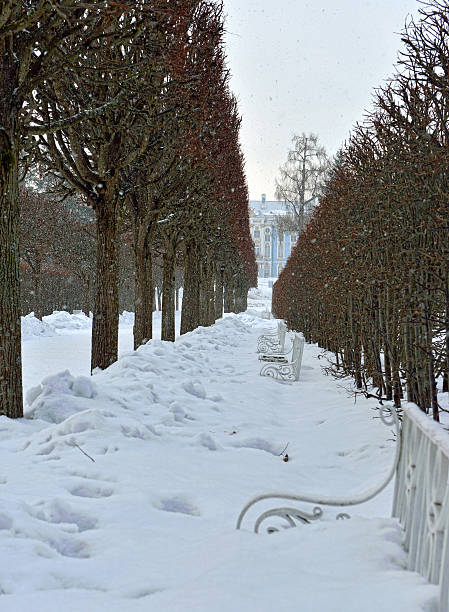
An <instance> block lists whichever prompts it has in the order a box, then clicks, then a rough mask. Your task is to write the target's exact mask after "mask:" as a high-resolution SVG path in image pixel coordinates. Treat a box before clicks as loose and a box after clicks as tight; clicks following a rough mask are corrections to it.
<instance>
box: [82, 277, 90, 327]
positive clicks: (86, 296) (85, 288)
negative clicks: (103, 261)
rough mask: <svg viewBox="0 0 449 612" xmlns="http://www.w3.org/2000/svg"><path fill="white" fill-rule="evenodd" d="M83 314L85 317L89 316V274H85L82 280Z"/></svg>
mask: <svg viewBox="0 0 449 612" xmlns="http://www.w3.org/2000/svg"><path fill="white" fill-rule="evenodd" d="M82 283H83V297H82V300H83V312H84V314H85V315H86V317H89V316H90V274H86V276H84V278H83V280H82Z"/></svg>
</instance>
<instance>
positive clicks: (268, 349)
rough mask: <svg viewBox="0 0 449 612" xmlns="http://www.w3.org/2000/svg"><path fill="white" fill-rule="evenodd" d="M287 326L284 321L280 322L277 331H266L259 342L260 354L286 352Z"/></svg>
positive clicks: (258, 349) (258, 350)
mask: <svg viewBox="0 0 449 612" xmlns="http://www.w3.org/2000/svg"><path fill="white" fill-rule="evenodd" d="M287 331H288V330H287V326H286V324H285V323H284V321H279V323H278V326H277V330H276V331H270V330H267V331H265V332H264V333H263V334H262V335H260V336H259V338H258V341H257V352H258V353H270V354H281V353H283V352H284V351H285V339H286V336H287Z"/></svg>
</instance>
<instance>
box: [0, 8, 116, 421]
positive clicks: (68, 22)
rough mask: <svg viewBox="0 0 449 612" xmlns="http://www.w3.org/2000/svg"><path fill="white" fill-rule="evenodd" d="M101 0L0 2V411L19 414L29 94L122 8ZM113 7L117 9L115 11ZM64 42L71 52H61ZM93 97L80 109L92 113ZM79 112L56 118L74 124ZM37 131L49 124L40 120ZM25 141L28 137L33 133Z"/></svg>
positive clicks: (84, 50)
mask: <svg viewBox="0 0 449 612" xmlns="http://www.w3.org/2000/svg"><path fill="white" fill-rule="evenodd" d="M109 4H110V3H108V2H107V1H106V0H86V1H85V2H82V3H79V2H75V1H74V0H59V1H58V2H49V1H47V0H26V1H25V0H6V1H4V2H2V5H1V9H0V91H1V95H0V213H1V214H0V243H1V245H2V248H1V249H0V279H1V281H0V335H1V337H2V350H1V351H0V413H2V414H6V415H7V416H9V417H13V418H14V417H21V416H22V414H23V407H22V374H21V348H20V291H19V205H18V160H19V156H20V155H21V154H22V153H23V150H24V146H25V145H24V137H25V136H26V135H32V134H33V129H30V127H29V122H30V118H31V117H32V115H33V105H32V102H30V97H31V94H32V92H33V91H34V90H36V88H37V87H38V86H39V85H40V84H41V83H42V81H43V79H44V78H54V77H56V76H57V75H58V74H60V73H61V72H62V71H63V70H64V69H65V67H66V66H67V65H68V64H70V63H71V62H73V61H76V58H77V57H78V56H79V55H80V54H81V53H83V54H86V53H88V51H89V48H90V46H91V44H92V43H93V41H95V40H97V39H98V36H102V37H105V36H107V34H106V33H105V29H106V24H108V27H109V28H110V30H111V31H113V28H112V27H111V26H112V23H113V21H115V19H116V18H119V13H120V12H122V11H121V9H120V8H119V3H114V6H113V7H110V6H109ZM115 13H117V15H115ZM67 44H71V52H70V53H66V51H65V49H66V48H67ZM98 112H99V110H98V109H97V108H95V104H92V101H91V102H90V104H89V105H88V107H86V108H84V109H83V110H82V114H86V113H90V114H95V113H98ZM77 120H79V115H72V116H70V117H67V115H65V116H64V114H62V115H60V116H59V117H57V121H58V123H57V125H59V126H61V125H63V124H64V123H65V122H70V123H72V124H74V123H75V122H76V121H77ZM39 129H40V130H41V132H43V131H48V130H51V129H55V125H53V126H49V125H41V126H40V127H39ZM29 142H31V143H32V142H33V141H32V140H31V141H29Z"/></svg>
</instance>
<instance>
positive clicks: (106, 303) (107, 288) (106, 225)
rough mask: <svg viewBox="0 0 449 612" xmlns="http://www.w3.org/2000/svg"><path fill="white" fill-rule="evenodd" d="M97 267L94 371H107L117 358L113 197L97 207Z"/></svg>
mask: <svg viewBox="0 0 449 612" xmlns="http://www.w3.org/2000/svg"><path fill="white" fill-rule="evenodd" d="M96 213H97V266H96V277H95V301H94V318H93V323H92V359H91V369H92V370H94V369H95V368H101V369H102V370H104V369H105V368H107V367H108V366H110V365H111V364H112V363H114V362H115V361H117V357H118V321H119V312H118V274H117V271H118V215H117V204H116V201H115V199H114V195H113V194H112V193H111V194H109V193H107V194H105V196H104V198H103V200H102V201H101V202H100V203H99V205H97V206H96Z"/></svg>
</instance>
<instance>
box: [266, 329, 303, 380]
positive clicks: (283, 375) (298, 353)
mask: <svg viewBox="0 0 449 612" xmlns="http://www.w3.org/2000/svg"><path fill="white" fill-rule="evenodd" d="M303 350H304V336H302V334H301V335H297V334H295V336H294V338H293V342H292V346H291V349H290V351H291V353H292V360H291V361H290V362H289V361H287V360H286V359H285V358H283V355H285V354H287V353H278V355H279V356H280V357H277V356H276V354H271V355H270V354H267V355H264V357H266V358H262V361H268V362H269V363H267V364H266V365H264V366H263V367H262V369H261V370H260V375H261V376H271V378H275V379H276V380H285V381H287V380H290V381H297V380H299V373H300V371H301V362H302V353H303ZM290 351H289V352H290ZM259 359H260V358H259Z"/></svg>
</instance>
